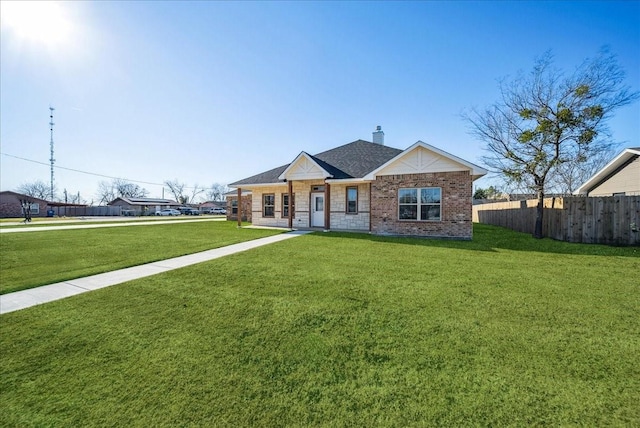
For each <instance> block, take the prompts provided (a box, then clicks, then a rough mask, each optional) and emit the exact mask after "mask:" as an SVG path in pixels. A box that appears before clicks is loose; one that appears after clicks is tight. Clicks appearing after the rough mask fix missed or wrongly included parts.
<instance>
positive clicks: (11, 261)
mask: <svg viewBox="0 0 640 428" xmlns="http://www.w3.org/2000/svg"><path fill="white" fill-rule="evenodd" d="M165 218H166V217H165ZM236 226H237V224H236V223H234V222H230V221H220V222H218V221H204V222H194V223H191V222H189V223H181V222H180V221H177V222H175V223H173V224H157V225H156V224H152V225H130V226H121V227H109V228H98V229H71V230H60V231H57V230H51V231H42V232H28V233H3V234H1V235H0V254H1V255H2V256H1V257H0V277H1V279H2V280H1V281H0V294H6V293H10V292H13V291H19V290H24V289H27V288H33V287H37V286H39V285H45V284H51V283H55V282H59V281H65V280H69V279H75V278H80V277H83V276H88V275H94V274H98V273H103V272H109V271H112V270H116V269H122V268H126V267H130V266H136V265H140V264H144V263H150V262H154V261H158V260H163V259H168V258H171V257H178V256H182V255H185V254H192V253H196V252H198V251H204V250H209V249H212V248H218V247H223V246H226V245H231V244H235V243H238V242H242V241H246V240H250V239H256V238H261V237H264V236H269V235H273V234H277V233H281V232H280V231H273V230H259V229H241V230H239V229H238V228H237V227H236Z"/></svg>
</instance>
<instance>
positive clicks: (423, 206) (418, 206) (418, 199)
mask: <svg viewBox="0 0 640 428" xmlns="http://www.w3.org/2000/svg"><path fill="white" fill-rule="evenodd" d="M434 189H436V190H438V202H432V201H425V202H423V194H422V191H423V190H434ZM403 190H405V191H406V190H408V191H412V192H415V196H414V197H413V198H412V199H414V200H415V202H405V203H402V202H401V201H402V198H406V197H407V193H406V192H403ZM402 193H405V194H404V195H403V194H402ZM403 206H404V207H414V209H415V211H414V209H411V208H410V211H411V213H413V212H415V218H402V208H403ZM434 206H437V207H438V217H437V218H425V219H423V218H422V217H423V210H424V212H425V214H428V212H429V207H434ZM398 220H399V221H420V222H431V223H433V222H441V221H442V187H437V186H432V187H401V188H399V189H398Z"/></svg>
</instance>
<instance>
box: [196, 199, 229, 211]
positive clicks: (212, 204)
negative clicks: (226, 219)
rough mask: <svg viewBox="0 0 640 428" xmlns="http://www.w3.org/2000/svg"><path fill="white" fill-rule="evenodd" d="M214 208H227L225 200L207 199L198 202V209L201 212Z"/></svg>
mask: <svg viewBox="0 0 640 428" xmlns="http://www.w3.org/2000/svg"><path fill="white" fill-rule="evenodd" d="M213 208H226V202H225V201H206V202H202V203H200V204H198V210H199V211H200V212H201V213H205V214H206V213H209V211H211V210H212V209H213Z"/></svg>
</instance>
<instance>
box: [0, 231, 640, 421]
mask: <svg viewBox="0 0 640 428" xmlns="http://www.w3.org/2000/svg"><path fill="white" fill-rule="evenodd" d="M639 271H640V257H639V254H638V248H611V247H603V246H589V245H574V244H566V243H562V242H554V241H550V240H542V241H539V240H534V239H532V238H531V237H529V236H528V235H524V234H518V233H514V232H511V231H507V230H505V229H500V228H496V227H490V226H483V225H476V227H475V235H474V241H473V242H451V241H427V240H418V239H396V238H376V237H370V236H367V235H355V234H338V233H325V234H323V233H316V234H312V235H307V236H302V237H298V238H295V239H291V240H288V241H284V242H280V243H277V244H272V245H269V246H265V247H261V248H257V249H254V250H251V251H249V252H245V253H239V254H236V255H233V256H228V257H224V258H221V259H217V260H214V261H210V262H206V263H202V264H199V265H195V266H191V267H188V268H184V269H179V270H175V271H172V272H168V273H165V274H161V275H156V276H153V277H148V278H145V279H141V280H137V281H132V282H129V283H126V284H121V285H117V286H114V287H110V288H107V289H102V290H98V291H94V292H91V293H86V294H82V295H79V296H75V297H72V298H68V299H64V300H60V301H56V302H52V303H49V304H46V305H42V306H38V307H34V308H30V309H27V310H22V311H18V312H13V313H9V314H5V315H2V318H1V320H0V321H1V322H0V329H1V334H0V352H1V358H0V425H2V426H6V427H13V426H21V427H22V426H105V425H109V426H139V427H146V426H233V427H236V426H394V427H395V426H455V427H458V426H531V425H533V426H541V425H550V426H638V425H640V406H639V405H638V403H639V402H640V365H639V364H638V355H640V323H639V322H638V314H639V313H640V289H639V283H638V272H639Z"/></svg>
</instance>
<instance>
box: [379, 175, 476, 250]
mask: <svg viewBox="0 0 640 428" xmlns="http://www.w3.org/2000/svg"><path fill="white" fill-rule="evenodd" d="M472 183H473V180H472V178H471V175H470V174H469V172H468V171H460V172H442V173H430V174H404V175H387V176H379V177H377V178H376V180H375V181H374V182H373V183H371V232H372V233H374V234H378V235H399V236H425V237H446V238H456V239H471V238H472V236H473V223H472V202H471V198H472V191H473V184H472ZM405 187H406V188H412V187H440V188H442V220H441V221H415V220H399V219H398V189H399V188H405Z"/></svg>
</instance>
